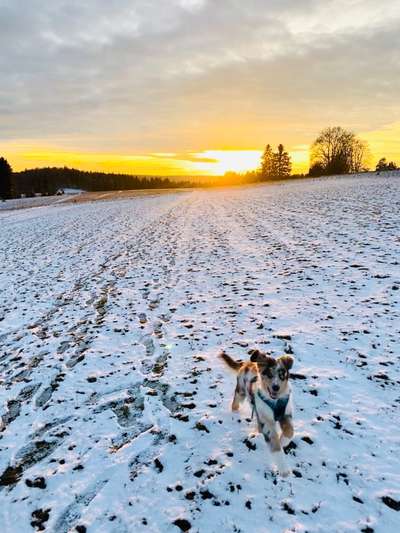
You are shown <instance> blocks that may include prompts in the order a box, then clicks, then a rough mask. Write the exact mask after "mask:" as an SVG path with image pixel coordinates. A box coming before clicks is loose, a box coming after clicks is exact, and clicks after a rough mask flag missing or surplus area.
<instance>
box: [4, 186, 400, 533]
mask: <svg viewBox="0 0 400 533" xmlns="http://www.w3.org/2000/svg"><path fill="white" fill-rule="evenodd" d="M399 207H400V180H398V179H393V178H388V177H374V178H371V177H365V176H359V177H358V176H355V177H352V178H346V179H344V178H340V179H336V178H325V179H317V180H302V181H299V182H288V183H282V184H273V185H265V186H253V187H245V188H232V189H220V190H207V191H194V192H190V193H181V194H165V195H162V196H144V197H137V198H131V199H121V200H110V201H108V202H100V203H84V204H73V205H72V204H64V205H62V204H59V205H50V206H42V207H40V208H34V209H25V210H16V211H7V212H3V213H0V254H1V265H2V268H1V271H0V291H1V299H0V343H1V351H0V417H1V419H0V420H1V422H0V425H1V426H2V428H1V430H0V520H1V524H2V531H4V532H6V533H8V532H16V531H18V532H30V531H34V530H35V529H40V528H45V530H46V531H57V533H62V532H68V531H84V529H81V528H79V527H78V526H85V527H86V528H87V531H89V532H92V531H95V532H107V533H108V532H118V533H121V532H142V531H143V532H169V531H171V532H174V531H178V532H179V531H180V528H179V524H180V525H181V527H182V528H185V527H188V525H189V524H190V526H191V529H190V531H199V532H222V531H223V532H244V533H247V532H249V531H251V532H259V533H261V532H273V533H274V532H282V531H294V532H305V531H309V532H326V531H329V532H336V531H337V532H342V531H365V532H372V531H375V532H378V533H379V532H385V533H391V532H397V531H398V529H399V528H398V524H399V513H398V510H397V511H396V508H397V509H398V506H399V503H398V502H400V466H399V460H398V458H399V452H400V431H399V425H398V409H399V402H400V396H399V383H400V367H399V349H398V339H399V333H400V332H399V329H400V320H399V318H400V305H399V297H400V290H399V289H400V269H399V259H400V252H399V245H400V240H399V212H400V210H399ZM255 347H258V348H260V349H262V350H266V351H269V352H270V353H272V354H273V355H280V354H282V353H284V352H285V351H287V350H289V351H293V354H294V357H295V365H294V368H293V373H294V376H293V379H292V387H293V391H294V398H295V417H294V424H295V430H296V434H295V437H294V444H293V445H292V447H291V449H290V450H289V451H288V454H287V457H286V459H287V461H288V463H289V465H290V467H291V468H292V469H293V471H294V475H293V476H291V477H290V478H286V479H283V478H280V477H279V476H277V475H276V474H275V473H274V472H273V471H271V462H270V457H269V453H268V450H267V448H266V445H265V442H264V441H263V438H262V437H261V436H260V435H257V434H256V432H255V424H254V422H252V421H250V409H249V408H248V407H245V408H244V409H243V410H242V411H241V412H240V413H239V414H236V413H235V414H233V413H231V412H230V402H231V399H232V395H233V390H234V384H235V377H234V374H233V373H232V372H231V371H230V370H229V369H226V368H225V366H224V365H223V363H222V362H221V361H220V360H219V359H218V357H217V355H218V353H219V351H220V350H221V349H224V350H226V352H227V353H229V354H230V355H232V356H233V357H235V358H238V359H246V358H248V355H247V352H248V350H249V349H251V348H255ZM37 478H39V479H37ZM40 478H44V479H43V480H42V479H40ZM35 485H37V486H35ZM43 486H44V488H43ZM40 487H42V488H40ZM179 520H185V521H187V522H184V521H183V522H179ZM177 521H178V522H177ZM31 523H33V524H34V525H33V526H32V525H31ZM174 523H176V524H178V525H175V524H174ZM77 527H78V529H76V528H77Z"/></svg>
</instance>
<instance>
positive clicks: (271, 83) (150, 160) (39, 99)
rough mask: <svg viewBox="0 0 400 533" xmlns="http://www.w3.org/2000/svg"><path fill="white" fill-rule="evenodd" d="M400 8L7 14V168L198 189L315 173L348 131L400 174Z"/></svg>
mask: <svg viewBox="0 0 400 533" xmlns="http://www.w3.org/2000/svg"><path fill="white" fill-rule="evenodd" d="M399 31H400V2H399V1H398V0H384V1H382V2H378V1H377V0H330V1H321V0H129V1H128V0H85V1H82V0H0V47H1V54H0V69H1V70H0V72H1V83H0V126H1V127H0V156H1V155H3V156H5V157H7V159H8V160H9V162H10V163H11V165H12V166H13V168H14V169H15V170H20V169H23V168H30V167H37V166H44V165H46V166H47V165H50V166H63V165H67V166H74V167H77V168H82V169H93V170H106V171H118V172H126V173H137V174H160V175H184V174H187V175H193V174H205V175H207V174H223V173H224V172H225V171H227V170H229V169H232V170H237V171H244V170H247V169H251V168H255V167H256V166H257V165H258V161H259V157H260V153H261V151H262V150H263V148H264V146H265V144H266V143H271V144H272V145H276V144H278V143H279V142H282V143H283V144H284V145H285V147H286V148H287V149H288V150H289V152H290V153H291V155H292V158H293V163H294V171H306V170H307V168H308V146H309V144H310V143H311V142H312V141H313V139H314V138H315V137H316V135H317V133H318V131H319V130H320V129H321V128H323V127H326V126H335V125H340V126H343V127H345V128H349V129H352V130H353V131H354V132H355V133H357V134H358V135H359V136H361V137H362V138H364V139H365V140H367V141H368V142H369V143H370V147H371V151H372V154H373V159H372V162H373V163H374V164H375V163H376V160H377V159H378V158H379V157H382V156H386V157H387V158H388V159H394V160H397V163H400V100H399V94H400V75H399V72H400V71H399V68H400V52H399V44H398V43H399Z"/></svg>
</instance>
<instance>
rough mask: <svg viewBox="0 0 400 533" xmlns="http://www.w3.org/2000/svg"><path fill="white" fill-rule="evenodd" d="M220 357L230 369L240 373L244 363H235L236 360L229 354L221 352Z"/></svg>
mask: <svg viewBox="0 0 400 533" xmlns="http://www.w3.org/2000/svg"><path fill="white" fill-rule="evenodd" d="M219 357H220V358H221V359H222V360H223V361H225V363H226V364H227V365H228V366H229V368H231V369H232V370H234V371H235V372H238V371H239V369H240V367H241V366H242V364H243V363H242V361H235V360H234V359H232V357H230V356H229V355H228V354H227V353H225V352H221V353H220V354H219Z"/></svg>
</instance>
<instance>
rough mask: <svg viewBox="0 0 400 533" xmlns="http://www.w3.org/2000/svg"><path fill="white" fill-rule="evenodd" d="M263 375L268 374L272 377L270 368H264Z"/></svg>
mask: <svg viewBox="0 0 400 533" xmlns="http://www.w3.org/2000/svg"><path fill="white" fill-rule="evenodd" d="M262 375H263V376H267V377H268V378H272V374H271V371H270V370H268V369H266V370H263V372H262Z"/></svg>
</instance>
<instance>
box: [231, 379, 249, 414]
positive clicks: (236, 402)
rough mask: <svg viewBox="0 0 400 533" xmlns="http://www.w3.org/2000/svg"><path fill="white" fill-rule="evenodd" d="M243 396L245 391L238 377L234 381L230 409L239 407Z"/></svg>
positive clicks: (234, 409)
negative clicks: (234, 385)
mask: <svg viewBox="0 0 400 533" xmlns="http://www.w3.org/2000/svg"><path fill="white" fill-rule="evenodd" d="M245 398H246V393H245V391H244V390H243V389H242V387H241V386H240V384H239V379H238V380H237V383H236V388H235V394H234V396H233V400H232V411H237V410H238V409H239V407H240V404H241V403H242V402H243V401H244V399H245Z"/></svg>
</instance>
